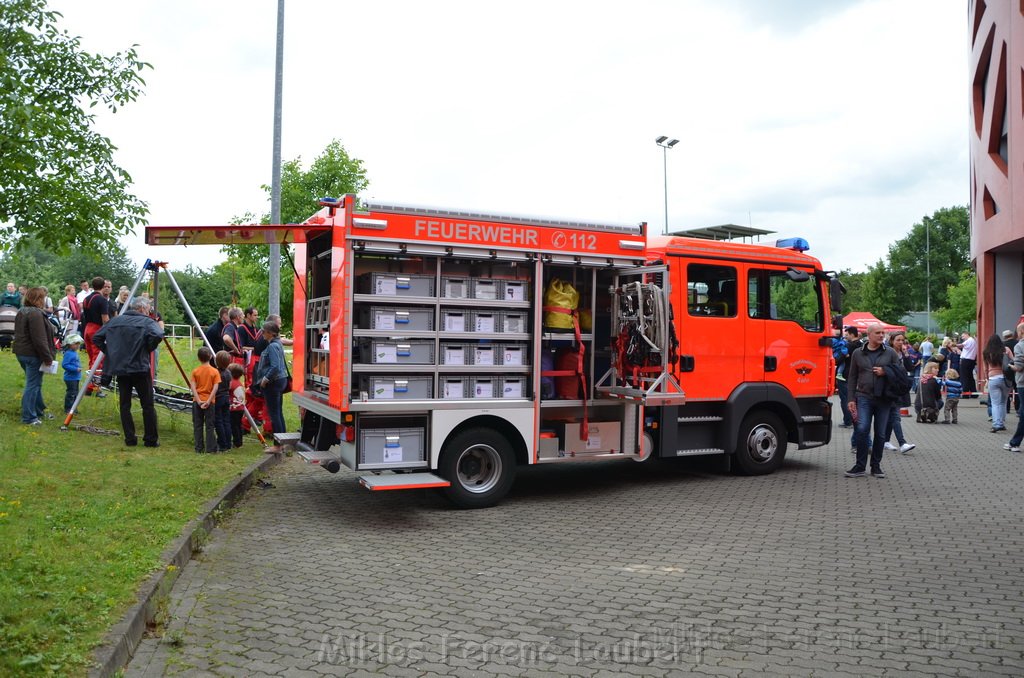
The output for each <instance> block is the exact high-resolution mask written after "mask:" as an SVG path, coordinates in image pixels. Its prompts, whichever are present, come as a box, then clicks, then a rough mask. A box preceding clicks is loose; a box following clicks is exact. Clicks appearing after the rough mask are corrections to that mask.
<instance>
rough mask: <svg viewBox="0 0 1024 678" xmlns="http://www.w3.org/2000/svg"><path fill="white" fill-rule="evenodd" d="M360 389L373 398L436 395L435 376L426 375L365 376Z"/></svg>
mask: <svg viewBox="0 0 1024 678" xmlns="http://www.w3.org/2000/svg"><path fill="white" fill-rule="evenodd" d="M359 389H360V390H361V391H365V392H366V394H367V397H369V398H370V399H371V400H425V399H428V398H433V397H434V378H433V377H431V376H426V375H417V376H409V377H390V376H381V377H363V378H362V379H361V380H360V386H359Z"/></svg>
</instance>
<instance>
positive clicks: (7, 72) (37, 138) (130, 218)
mask: <svg viewBox="0 0 1024 678" xmlns="http://www.w3.org/2000/svg"><path fill="white" fill-rule="evenodd" d="M45 6H46V2H45V0H3V2H0V232H2V233H3V237H2V238H0V251H5V250H10V249H11V248H19V247H21V246H23V245H24V244H25V243H26V242H27V240H28V239H29V238H34V239H35V240H36V241H37V242H38V243H39V244H41V245H42V246H43V247H44V248H45V249H48V250H51V251H58V250H59V251H69V250H70V249H72V248H73V247H74V248H77V249H95V250H99V249H107V248H110V247H111V246H113V245H115V244H116V243H117V239H118V236H119V235H121V234H125V233H129V232H131V231H132V229H133V228H134V227H135V226H136V225H138V224H141V223H143V220H144V217H145V215H146V214H147V208H146V204H145V203H144V202H142V201H141V200H139V199H138V198H137V197H135V196H134V195H132V194H131V193H129V192H128V187H129V185H130V184H131V177H130V176H129V175H128V173H127V172H126V171H125V170H123V169H122V168H121V167H119V166H118V165H116V164H115V163H114V160H113V153H114V150H115V146H114V145H113V144H112V143H111V141H110V139H108V138H106V137H105V136H103V135H101V134H99V133H98V132H97V131H96V130H95V129H93V127H94V123H95V118H96V116H95V114H94V113H92V112H90V111H91V109H93V108H94V107H96V106H103V107H105V108H107V109H109V110H110V111H111V112H116V111H117V109H118V108H120V107H122V106H124V105H125V104H127V103H129V102H131V101H134V100H135V99H137V98H138V97H139V95H140V94H141V93H142V86H143V85H144V84H145V81H144V80H143V79H142V75H141V73H142V71H143V70H144V69H146V68H149V67H150V65H149V64H147V63H145V62H143V61H140V60H139V57H138V54H137V52H136V51H135V46H132V47H131V48H130V49H128V50H127V51H124V52H117V53H116V54H113V55H112V56H104V55H102V54H91V53H89V52H85V51H83V50H82V48H81V44H80V39H79V38H78V37H73V36H71V35H70V34H69V33H68V32H67V31H66V30H62V29H60V28H58V27H57V21H58V19H59V18H61V14H60V13H58V12H53V11H47V10H46V9H45Z"/></svg>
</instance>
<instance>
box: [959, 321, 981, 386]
mask: <svg viewBox="0 0 1024 678" xmlns="http://www.w3.org/2000/svg"><path fill="white" fill-rule="evenodd" d="M960 339H961V340H962V343H960V344H958V346H959V347H960V383H962V384H963V385H964V397H965V398H977V397H978V383H977V381H976V380H975V378H974V367H975V365H977V364H978V341H977V340H976V339H975V338H974V337H972V336H971V333H970V332H964V333H963V334H961V335H960Z"/></svg>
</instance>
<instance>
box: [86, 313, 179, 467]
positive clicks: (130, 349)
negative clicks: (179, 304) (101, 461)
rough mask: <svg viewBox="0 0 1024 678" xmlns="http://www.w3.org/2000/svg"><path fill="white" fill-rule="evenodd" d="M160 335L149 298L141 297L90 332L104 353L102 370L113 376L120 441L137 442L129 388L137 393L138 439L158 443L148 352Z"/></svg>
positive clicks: (156, 445)
mask: <svg viewBox="0 0 1024 678" xmlns="http://www.w3.org/2000/svg"><path fill="white" fill-rule="evenodd" d="M163 339H164V333H163V330H161V329H160V326H159V325H157V323H156V321H155V320H153V319H152V318H150V317H149V299H146V298H144V297H136V298H135V299H133V300H132V303H131V310H129V311H128V312H126V313H122V314H121V315H119V316H116V317H114V318H113V319H111V320H110V322H108V323H107V324H106V325H104V326H103V327H101V328H100V329H99V331H97V332H96V334H95V335H94V336H93V341H94V342H95V344H96V347H97V348H99V350H101V351H103V353H104V354H105V355H106V358H105V359H104V365H103V370H104V373H105V374H111V375H114V376H116V377H117V391H118V395H119V396H120V404H121V428H123V429H124V444H125V445H128V446H129V447H134V446H135V445H138V438H137V437H136V435H135V421H134V420H133V419H132V389H135V392H136V393H138V394H139V402H140V403H141V405H142V425H143V435H142V442H143V444H144V445H145V446H146V447H159V446H160V442H159V434H158V433H157V428H156V408H155V407H154V406H153V373H152V371H151V370H152V363H151V361H150V353H152V352H153V350H154V349H156V347H157V346H159V345H160V342H161V341H163Z"/></svg>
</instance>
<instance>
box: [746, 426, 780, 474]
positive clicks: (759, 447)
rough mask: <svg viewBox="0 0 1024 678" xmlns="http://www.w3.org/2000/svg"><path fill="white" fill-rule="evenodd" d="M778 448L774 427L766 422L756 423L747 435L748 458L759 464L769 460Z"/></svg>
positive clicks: (777, 438)
mask: <svg viewBox="0 0 1024 678" xmlns="http://www.w3.org/2000/svg"><path fill="white" fill-rule="evenodd" d="M778 450H779V437H778V435H777V434H776V433H775V429H773V428H772V427H771V426H769V425H767V424H758V425H757V426H755V427H754V428H753V429H751V431H750V435H748V436H747V451H748V452H749V453H750V458H751V459H753V460H754V461H756V462H757V463H759V464H763V463H765V462H767V461H771V460H772V459H773V458H774V457H775V453H776V452H778Z"/></svg>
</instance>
